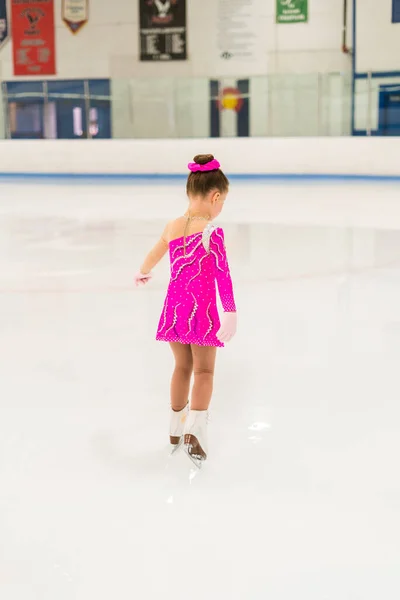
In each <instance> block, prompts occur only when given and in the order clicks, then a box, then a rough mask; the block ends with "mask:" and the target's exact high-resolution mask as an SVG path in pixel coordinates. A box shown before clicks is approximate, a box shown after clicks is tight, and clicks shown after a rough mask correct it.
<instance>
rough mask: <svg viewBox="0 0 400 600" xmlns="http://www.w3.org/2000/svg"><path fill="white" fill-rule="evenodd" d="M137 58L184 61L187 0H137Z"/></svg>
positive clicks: (185, 55) (185, 53)
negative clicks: (138, 16)
mask: <svg viewBox="0 0 400 600" xmlns="http://www.w3.org/2000/svg"><path fill="white" fill-rule="evenodd" d="M139 7H140V60H146V61H148V60H186V58H187V50H186V35H187V30H186V0H139Z"/></svg>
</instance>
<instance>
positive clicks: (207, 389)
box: [190, 344, 217, 410]
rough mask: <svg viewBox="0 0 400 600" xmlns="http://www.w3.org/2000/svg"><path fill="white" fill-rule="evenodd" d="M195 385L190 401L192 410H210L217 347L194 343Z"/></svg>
mask: <svg viewBox="0 0 400 600" xmlns="http://www.w3.org/2000/svg"><path fill="white" fill-rule="evenodd" d="M191 348H192V356H193V371H194V385H193V390H192V398H191V402H190V408H191V410H208V407H209V405H210V402H211V396H212V391H213V383H214V369H215V359H216V356H217V348H216V347H213V346H195V345H194V344H192V346H191Z"/></svg>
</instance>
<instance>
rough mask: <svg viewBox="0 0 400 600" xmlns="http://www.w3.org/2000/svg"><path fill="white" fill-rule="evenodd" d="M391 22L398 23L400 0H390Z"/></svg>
mask: <svg viewBox="0 0 400 600" xmlns="http://www.w3.org/2000/svg"><path fill="white" fill-rule="evenodd" d="M392 2H393V5H392V23H400V0H392Z"/></svg>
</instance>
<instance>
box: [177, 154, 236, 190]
mask: <svg viewBox="0 0 400 600" xmlns="http://www.w3.org/2000/svg"><path fill="white" fill-rule="evenodd" d="M212 160H214V157H213V155H212V154H197V156H195V157H194V159H193V161H194V162H195V163H197V164H198V165H206V164H207V163H209V162H211V161H212ZM228 189H229V181H228V178H227V177H226V175H224V173H223V172H222V171H221V169H215V170H213V171H195V172H194V173H193V172H192V173H190V174H189V177H188V179H187V183H186V193H187V195H188V196H189V195H190V196H206V195H207V194H208V193H209V192H211V191H212V190H218V191H219V192H220V193H221V194H224V193H225V192H227V191H228Z"/></svg>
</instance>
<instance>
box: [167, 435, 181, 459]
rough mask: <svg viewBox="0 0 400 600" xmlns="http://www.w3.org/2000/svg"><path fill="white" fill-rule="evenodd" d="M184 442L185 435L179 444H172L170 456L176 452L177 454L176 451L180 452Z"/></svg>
mask: <svg viewBox="0 0 400 600" xmlns="http://www.w3.org/2000/svg"><path fill="white" fill-rule="evenodd" d="M182 444H183V436H182V437H181V440H180V442H179V443H178V444H171V448H172V449H171V452H170V454H169V455H170V456H173V455H174V454H176V452H178V450H179V448H181V447H182Z"/></svg>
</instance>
